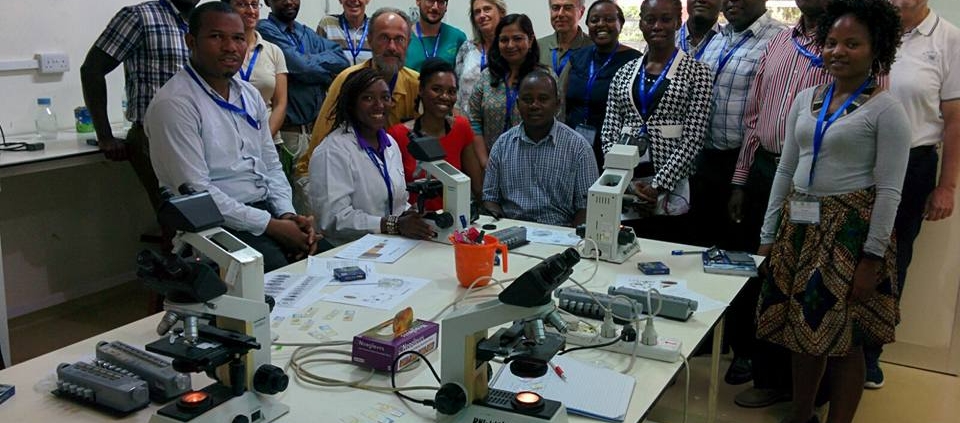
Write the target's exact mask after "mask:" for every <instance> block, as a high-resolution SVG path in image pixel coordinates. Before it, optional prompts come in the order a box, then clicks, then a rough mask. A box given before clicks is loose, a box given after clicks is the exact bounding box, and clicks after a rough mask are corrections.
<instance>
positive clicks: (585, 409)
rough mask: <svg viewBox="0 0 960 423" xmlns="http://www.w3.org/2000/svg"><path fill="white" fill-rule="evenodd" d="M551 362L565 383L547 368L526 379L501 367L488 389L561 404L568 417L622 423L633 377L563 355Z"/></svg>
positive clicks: (633, 380) (628, 403) (631, 388)
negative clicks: (531, 394)
mask: <svg viewBox="0 0 960 423" xmlns="http://www.w3.org/2000/svg"><path fill="white" fill-rule="evenodd" d="M552 362H553V363H554V364H556V365H558V366H560V368H562V369H563V375H564V376H565V377H566V378H567V380H563V379H561V378H560V376H557V374H556V373H554V372H553V371H552V370H549V369H548V370H547V374H546V375H543V376H541V377H538V378H532V379H525V378H521V377H518V376H515V375H513V374H512V373H510V369H509V367H510V366H501V367H500V371H499V372H497V375H496V377H494V378H493V381H492V382H491V383H490V386H491V387H492V388H496V389H502V390H504V391H510V392H518V391H534V392H537V393H539V394H540V395H542V396H543V397H544V398H547V399H552V400H554V401H560V402H561V403H563V405H564V406H565V407H567V412H568V413H571V414H579V415H581V416H586V417H590V418H594V419H599V420H604V421H610V422H622V421H623V419H624V417H625V416H626V415H627V406H629V405H630V397H631V396H633V385H634V384H635V383H636V380H635V379H634V378H633V377H630V376H627V375H624V374H621V373H619V372H616V371H613V370H610V369H604V368H601V367H597V366H594V365H592V364H587V363H584V362H582V361H579V360H577V359H575V358H571V357H568V356H563V355H561V356H556V357H554V358H553V361H552Z"/></svg>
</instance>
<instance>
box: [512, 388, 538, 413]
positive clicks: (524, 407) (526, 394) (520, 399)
mask: <svg viewBox="0 0 960 423" xmlns="http://www.w3.org/2000/svg"><path fill="white" fill-rule="evenodd" d="M512 402H513V409H514V410H517V411H535V410H537V409H540V408H543V397H541V396H540V394H538V393H536V392H531V391H520V392H517V394H516V395H514V396H513V401H512Z"/></svg>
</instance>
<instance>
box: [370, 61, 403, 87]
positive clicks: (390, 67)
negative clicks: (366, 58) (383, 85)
mask: <svg viewBox="0 0 960 423" xmlns="http://www.w3.org/2000/svg"><path fill="white" fill-rule="evenodd" d="M372 60H373V69H374V70H375V71H377V73H379V74H380V76H382V77H383V78H384V79H386V80H387V81H389V80H391V79H393V77H394V76H395V75H396V74H397V73H399V72H400V66H401V65H397V64H393V63H390V62H387V61H386V60H383V58H382V57H381V58H378V57H377V56H373V59H372Z"/></svg>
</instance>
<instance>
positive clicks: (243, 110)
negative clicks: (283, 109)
mask: <svg viewBox="0 0 960 423" xmlns="http://www.w3.org/2000/svg"><path fill="white" fill-rule="evenodd" d="M183 68H184V69H186V70H187V73H188V74H190V77H191V78H193V81H194V82H196V83H197V85H199V86H200V88H201V89H203V91H204V92H206V93H207V96H208V97H210V99H211V100H213V102H214V103H216V104H217V106H220V108H222V109H225V110H228V111H230V112H233V113H236V114H238V115H240V116H243V117H244V119H246V120H247V123H248V124H249V125H250V126H251V127H252V128H253V129H256V130H258V131H259V130H260V121H258V120H256V119H254V118H253V116H250V113H247V102H246V101H244V99H243V93H240V107H237V106H235V105H233V104H230V103H228V102H226V101H223V100H221V99H219V98H217V97H216V96H214V95H213V94H212V93H211V92H210V91H209V90H207V88H206V87H204V86H203V83H202V82H200V78H199V77H198V76H197V74H196V73H194V72H193V69H190V67H189V66H184V67H183Z"/></svg>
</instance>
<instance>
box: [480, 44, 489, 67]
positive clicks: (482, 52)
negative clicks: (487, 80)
mask: <svg viewBox="0 0 960 423" xmlns="http://www.w3.org/2000/svg"><path fill="white" fill-rule="evenodd" d="M486 68H487V48H486V47H484V46H480V72H483V70H484V69H486Z"/></svg>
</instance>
